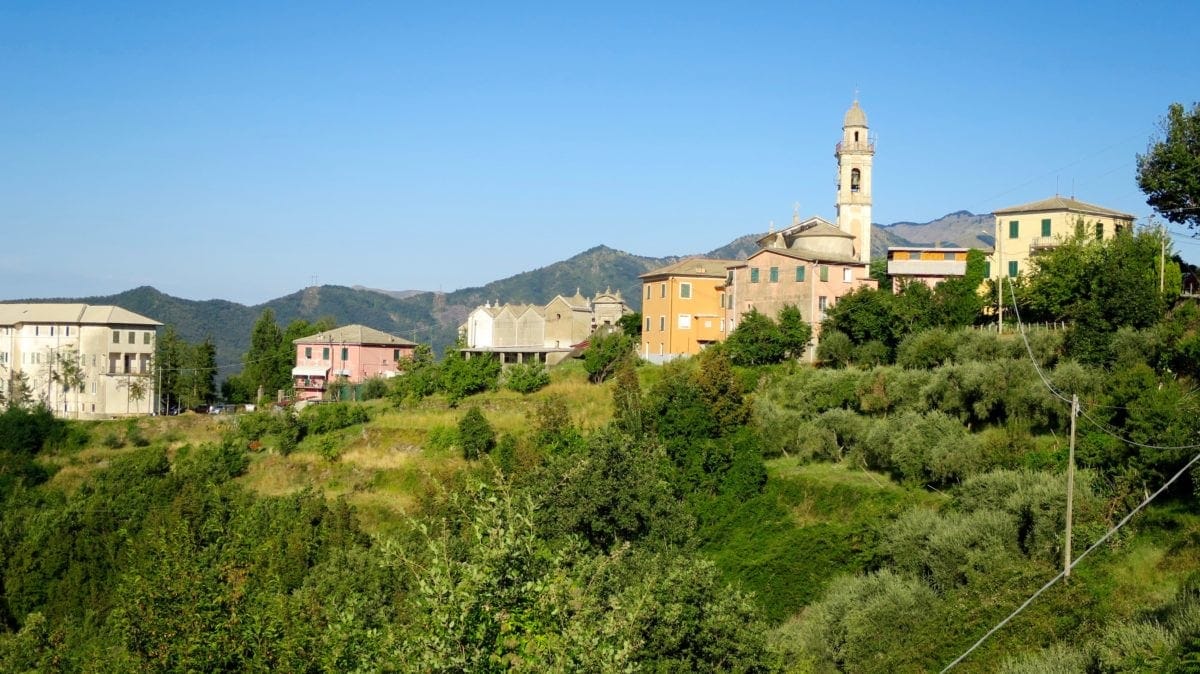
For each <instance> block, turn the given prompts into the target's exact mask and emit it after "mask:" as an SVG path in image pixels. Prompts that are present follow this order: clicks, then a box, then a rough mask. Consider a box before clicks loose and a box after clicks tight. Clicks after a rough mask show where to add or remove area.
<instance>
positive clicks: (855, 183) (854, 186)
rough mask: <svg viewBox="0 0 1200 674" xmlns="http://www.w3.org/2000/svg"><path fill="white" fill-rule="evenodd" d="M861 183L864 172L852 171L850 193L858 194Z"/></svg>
mask: <svg viewBox="0 0 1200 674" xmlns="http://www.w3.org/2000/svg"><path fill="white" fill-rule="evenodd" d="M861 182H862V171H859V170H858V169H850V191H851V192H857V191H858V189H859V184H860V183H861Z"/></svg>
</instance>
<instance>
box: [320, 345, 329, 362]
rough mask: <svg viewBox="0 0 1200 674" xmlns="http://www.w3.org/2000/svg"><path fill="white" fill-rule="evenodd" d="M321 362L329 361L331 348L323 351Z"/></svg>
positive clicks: (325, 348)
mask: <svg viewBox="0 0 1200 674" xmlns="http://www.w3.org/2000/svg"><path fill="white" fill-rule="evenodd" d="M321 360H329V347H324V348H323V349H321Z"/></svg>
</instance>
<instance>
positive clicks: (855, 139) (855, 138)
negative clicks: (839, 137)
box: [854, 131, 858, 143]
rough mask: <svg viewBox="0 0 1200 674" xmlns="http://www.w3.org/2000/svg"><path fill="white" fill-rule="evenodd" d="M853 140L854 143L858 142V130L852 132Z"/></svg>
mask: <svg viewBox="0 0 1200 674" xmlns="http://www.w3.org/2000/svg"><path fill="white" fill-rule="evenodd" d="M854 142H855V143H857V142H858V132H857V131H855V132H854Z"/></svg>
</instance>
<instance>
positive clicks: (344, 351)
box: [342, 346, 350, 362]
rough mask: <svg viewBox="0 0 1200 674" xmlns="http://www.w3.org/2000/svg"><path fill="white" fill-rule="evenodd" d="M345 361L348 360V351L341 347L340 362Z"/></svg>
mask: <svg viewBox="0 0 1200 674" xmlns="http://www.w3.org/2000/svg"><path fill="white" fill-rule="evenodd" d="M347 360H350V349H348V348H346V347H344V346H343V347H342V361H343V362H345V361H347Z"/></svg>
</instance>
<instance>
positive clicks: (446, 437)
mask: <svg viewBox="0 0 1200 674" xmlns="http://www.w3.org/2000/svg"><path fill="white" fill-rule="evenodd" d="M457 444H458V429H457V428H455V427H453V426H434V427H433V428H430V429H429V433H428V434H427V435H426V436H425V448H426V449H429V450H432V451H435V452H441V451H445V450H447V449H450V448H451V447H454V446H455V445H457Z"/></svg>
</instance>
